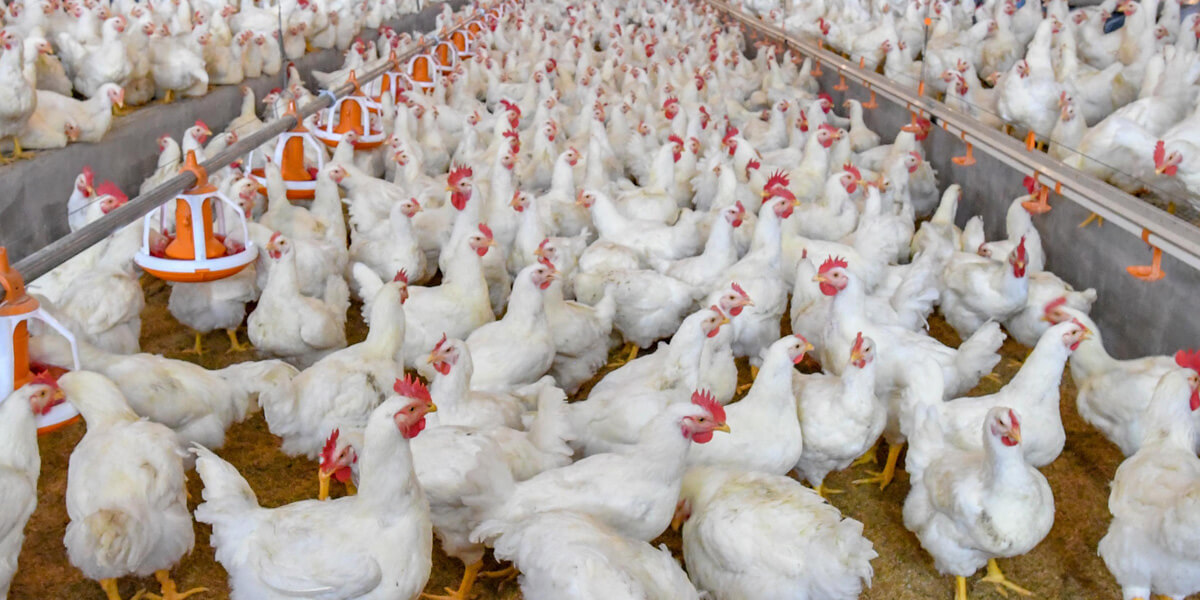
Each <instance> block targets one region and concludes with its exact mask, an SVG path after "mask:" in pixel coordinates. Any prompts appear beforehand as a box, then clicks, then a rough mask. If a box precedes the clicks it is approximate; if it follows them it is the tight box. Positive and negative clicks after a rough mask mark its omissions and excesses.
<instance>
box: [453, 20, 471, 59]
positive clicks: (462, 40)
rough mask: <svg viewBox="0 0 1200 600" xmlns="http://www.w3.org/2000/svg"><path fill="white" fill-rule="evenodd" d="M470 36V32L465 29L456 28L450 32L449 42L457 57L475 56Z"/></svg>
mask: <svg viewBox="0 0 1200 600" xmlns="http://www.w3.org/2000/svg"><path fill="white" fill-rule="evenodd" d="M472 24H474V23H472ZM468 27H469V26H468ZM472 37H473V35H472V34H471V32H469V31H468V30H466V29H457V30H455V31H454V33H452V34H450V44H451V45H452V46H453V47H454V53H455V54H457V55H458V57H459V58H471V57H473V56H475V47H474V46H475V45H474V44H473V43H472V41H473V40H472Z"/></svg>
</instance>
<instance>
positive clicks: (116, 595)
mask: <svg viewBox="0 0 1200 600" xmlns="http://www.w3.org/2000/svg"><path fill="white" fill-rule="evenodd" d="M100 589H102V590H104V595H105V596H107V597H108V600H121V594H120V592H118V591H117V580H116V579H101V580H100Z"/></svg>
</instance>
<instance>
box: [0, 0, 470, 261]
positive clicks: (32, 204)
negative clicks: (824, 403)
mask: <svg viewBox="0 0 1200 600" xmlns="http://www.w3.org/2000/svg"><path fill="white" fill-rule="evenodd" d="M465 3H466V2H465V1H464V0H454V1H452V2H450V5H451V7H453V8H455V9H457V8H458V7H460V6H462V5H463V4H465ZM441 10H442V3H437V4H431V5H429V6H427V7H426V8H425V10H423V11H421V12H419V13H414V14H411V15H406V16H404V17H401V18H399V19H396V20H395V21H393V22H391V23H389V25H391V26H392V27H393V28H394V29H396V30H397V31H401V32H403V31H411V32H416V33H424V32H428V31H432V30H433V27H434V19H435V17H436V16H437V14H438V13H439V12H441ZM362 37H363V38H364V39H374V38H376V37H378V34H377V33H376V32H375V31H373V30H370V31H363V32H362ZM294 62H295V63H296V66H297V67H298V68H299V70H300V73H301V74H302V76H303V77H304V78H305V82H306V84H307V85H308V88H309V89H310V90H313V91H316V90H317V89H318V87H317V84H316V82H315V81H314V80H313V79H312V75H311V73H312V71H314V70H316V71H333V70H336V69H337V68H338V67H339V66H340V65H341V64H342V53H341V52H340V51H338V50H336V49H332V50H322V51H320V52H312V53H309V54H306V55H305V56H303V57H301V58H300V59H298V60H296V61H294ZM286 76H287V74H286V72H281V73H280V74H279V75H277V76H272V77H259V78H256V79H250V80H246V81H245V82H243V83H244V84H245V85H248V86H250V87H251V88H252V89H253V90H254V93H255V97H256V101H257V102H258V108H259V114H261V113H262V110H261V109H262V104H261V99H262V97H263V95H265V94H266V93H267V92H269V91H270V90H271V89H273V88H276V87H282V86H283V84H284V78H285V77H286ZM241 104H242V95H241V91H240V89H239V86H234V85H229V86H219V87H215V88H213V89H211V90H210V91H209V93H208V94H206V95H205V96H203V97H200V98H190V99H183V100H179V101H177V102H175V103H173V104H159V103H154V104H150V105H146V106H143V107H141V108H140V109H138V110H137V111H136V112H133V113H131V114H128V115H125V116H120V117H115V118H114V119H113V126H112V129H111V130H109V132H108V134H107V135H106V136H105V137H104V139H103V140H102V141H100V142H99V143H96V144H70V145H68V146H67V147H66V148H63V149H61V150H52V151H47V152H41V153H39V154H38V155H37V156H35V157H33V158H32V159H29V160H23V161H20V162H16V163H13V164H9V165H5V166H3V167H0V246H5V247H6V248H7V249H8V256H9V260H10V261H13V262H16V261H19V260H21V259H22V258H24V257H26V256H28V255H30V254H32V253H33V252H35V251H37V250H38V249H40V248H42V247H43V246H45V245H47V244H49V243H50V242H52V241H54V240H56V239H58V238H60V237H62V236H64V235H66V234H67V233H68V232H69V231H70V230H69V228H68V227H67V216H66V215H67V209H66V206H67V199H68V198H69V197H70V195H71V188H72V185H73V183H74V180H75V176H76V175H78V174H79V173H80V171H82V170H83V167H84V166H85V165H87V166H90V167H91V168H92V170H93V171H95V173H96V183H97V184H99V183H100V182H102V181H105V180H111V181H112V182H114V183H116V184H117V185H118V186H120V188H121V190H122V191H124V192H125V193H126V194H128V195H129V197H130V198H133V197H134V196H136V195H137V193H138V187H139V186H140V185H141V183H142V181H143V180H144V179H145V178H146V177H148V176H149V175H150V174H151V173H153V172H154V169H155V166H156V164H157V161H158V145H157V143H156V141H157V139H158V137H159V136H161V135H163V134H168V135H170V136H171V137H173V138H175V139H176V140H178V139H179V138H180V137H181V136H182V135H183V132H184V130H186V129H187V128H188V127H190V126H191V125H192V124H193V123H194V122H195V121H196V120H197V119H200V120H203V121H204V122H205V123H207V124H208V126H209V127H210V128H211V129H212V130H213V131H214V132H219V131H222V130H223V129H224V128H225V126H226V125H228V124H229V122H230V121H232V120H233V119H234V118H235V117H236V116H237V115H238V113H239V112H240V111H241Z"/></svg>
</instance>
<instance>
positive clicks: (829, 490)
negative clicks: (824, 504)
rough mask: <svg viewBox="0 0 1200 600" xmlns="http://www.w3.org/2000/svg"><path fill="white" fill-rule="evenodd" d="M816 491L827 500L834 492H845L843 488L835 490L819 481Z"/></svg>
mask: <svg viewBox="0 0 1200 600" xmlns="http://www.w3.org/2000/svg"><path fill="white" fill-rule="evenodd" d="M817 493H818V494H820V495H821V497H822V498H824V499H826V500H828V499H829V497H830V496H833V495H835V494H842V493H845V492H844V491H843V490H835V489H833V488H827V487H825V483H824V482H821V485H819V486H817Z"/></svg>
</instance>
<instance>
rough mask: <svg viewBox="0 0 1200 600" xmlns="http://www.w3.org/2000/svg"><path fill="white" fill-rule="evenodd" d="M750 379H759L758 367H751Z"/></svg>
mask: <svg viewBox="0 0 1200 600" xmlns="http://www.w3.org/2000/svg"><path fill="white" fill-rule="evenodd" d="M750 379H758V367H756V366H754V365H750Z"/></svg>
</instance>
